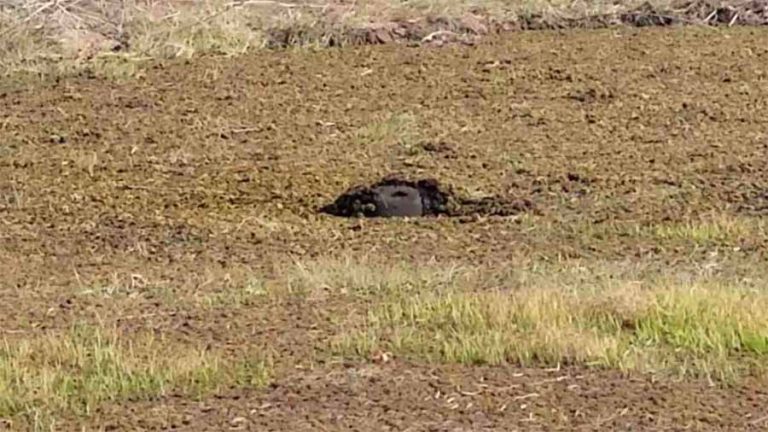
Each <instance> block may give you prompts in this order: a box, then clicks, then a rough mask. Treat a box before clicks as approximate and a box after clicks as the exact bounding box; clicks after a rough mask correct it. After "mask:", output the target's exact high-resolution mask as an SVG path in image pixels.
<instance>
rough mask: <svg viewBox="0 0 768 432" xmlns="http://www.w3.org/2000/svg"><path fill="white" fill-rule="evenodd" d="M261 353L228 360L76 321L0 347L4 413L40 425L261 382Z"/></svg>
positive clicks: (0, 411) (264, 375) (264, 373)
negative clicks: (128, 403) (110, 407)
mask: <svg viewBox="0 0 768 432" xmlns="http://www.w3.org/2000/svg"><path fill="white" fill-rule="evenodd" d="M268 377H269V367H268V365H267V362H266V361H264V360H263V358H261V357H259V356H255V357H254V358H246V359H237V360H234V361H233V360H230V359H226V358H223V357H222V356H220V355H217V353H215V352H210V351H206V350H204V349H198V348H194V347H189V346H185V345H182V344H179V343H171V342H169V341H165V340H163V339H162V337H159V336H154V335H152V334H139V335H132V336H130V337H129V336H126V335H123V334H121V333H119V332H118V331H116V330H108V329H103V328H99V327H92V326H82V325H79V326H76V327H73V328H72V329H71V330H69V331H66V332H64V333H50V334H42V335H36V336H33V337H28V338H25V339H23V340H13V341H9V340H5V341H3V343H2V345H0V417H8V418H22V419H26V420H27V421H29V422H30V423H34V424H39V423H40V421H41V420H40V419H53V418H55V417H56V415H57V414H60V413H70V414H75V415H88V414H89V413H91V412H92V410H93V409H94V408H95V407H97V406H98V405H99V404H100V403H103V402H115V401H124V400H151V399H155V398H158V397H162V396H164V395H166V394H169V393H171V392H173V393H174V394H183V395H186V396H189V397H194V398H197V397H201V396H203V395H206V394H208V393H211V392H215V391H217V390H219V389H221V388H223V387H226V386H261V385H263V384H265V383H266V381H267V380H268Z"/></svg>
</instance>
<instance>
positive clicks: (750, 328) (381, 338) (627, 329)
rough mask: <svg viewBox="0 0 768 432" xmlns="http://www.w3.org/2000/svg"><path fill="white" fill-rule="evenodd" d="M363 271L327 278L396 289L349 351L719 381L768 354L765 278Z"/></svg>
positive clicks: (559, 270) (342, 346)
mask: <svg viewBox="0 0 768 432" xmlns="http://www.w3.org/2000/svg"><path fill="white" fill-rule="evenodd" d="M348 267H349V265H348V264H345V265H344V266H343V268H348ZM677 270H680V269H677ZM355 272H356V273H358V274H360V273H363V274H368V275H378V276H377V277H376V280H375V281H374V280H373V279H371V278H370V277H369V278H368V279H365V283H363V284H360V285H359V286H357V285H355V283H354V282H353V281H350V280H349V279H348V278H346V277H343V276H342V277H339V279H338V280H336V279H334V278H333V277H329V276H325V277H324V278H323V282H322V283H323V285H324V286H326V287H331V286H337V287H345V288H344V291H346V292H350V291H356V292H371V289H370V288H369V287H371V286H375V287H382V286H385V287H388V288H387V289H386V290H380V291H379V293H380V294H379V295H378V296H377V297H376V299H375V301H373V302H372V306H371V308H370V310H369V311H368V313H367V316H366V317H365V319H364V324H362V325H358V326H357V327H356V328H355V329H353V330H350V331H348V332H346V333H345V334H343V335H341V336H340V337H338V338H336V339H335V340H334V341H333V343H332V344H333V348H334V350H335V351H336V352H337V353H339V354H340V355H343V356H350V355H352V356H362V357H370V356H372V355H373V354H374V353H380V352H391V353H393V354H394V355H395V356H405V357H412V358H418V359H423V360H427V361H433V362H449V363H452V362H456V363H463V364H502V363H512V364H522V365H527V366H557V365H562V364H577V365H586V366H595V367H605V368H615V369H620V370H639V371H643V372H655V373H663V374H666V373H672V374H678V375H682V376H705V377H708V378H711V379H716V380H728V379H732V378H736V377H738V376H741V375H743V374H753V373H764V368H763V367H761V366H760V365H761V364H764V362H765V360H766V357H767V356H768V283H766V282H767V281H766V279H764V278H763V277H754V278H751V279H743V278H730V277H712V276H706V275H704V274H700V275H698V276H697V277H693V278H691V277H690V275H686V274H684V273H682V272H681V273H680V274H676V273H675V272H673V271H656V270H650V269H645V270H643V269H640V268H633V267H632V266H631V265H620V266H617V265H609V264H607V263H602V264H600V263H592V264H587V265H576V264H554V265H547V266H540V265H538V266H537V265H529V266H527V267H524V268H518V269H515V270H509V271H493V270H490V269H486V270H481V269H475V270H468V269H465V270H458V271H456V270H454V271H451V272H446V273H445V274H441V273H440V272H439V271H436V270H434V269H433V270H426V269H419V270H415V271H414V270H412V271H410V272H409V271H408V270H404V269H403V268H394V269H392V270H391V273H388V272H387V271H381V270H378V271H371V272H370V273H369V272H368V271H364V270H361V269H356V270H355ZM323 274H325V275H331V274H334V272H333V271H331V270H328V269H326V270H324V272H323ZM339 274H341V273H339ZM389 274H392V275H393V276H392V279H390V276H389ZM407 274H410V275H411V276H410V277H408V276H406V275H407ZM430 275H431V276H430ZM431 278H434V279H431ZM334 281H336V282H334ZM437 281H440V282H437ZM356 286H357V288H355V287H356ZM326 289H329V288H326Z"/></svg>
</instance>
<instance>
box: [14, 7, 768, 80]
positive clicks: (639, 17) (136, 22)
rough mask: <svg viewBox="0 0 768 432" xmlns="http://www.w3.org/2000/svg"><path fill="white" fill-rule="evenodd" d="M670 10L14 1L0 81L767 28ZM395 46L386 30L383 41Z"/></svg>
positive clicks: (753, 14)
mask: <svg viewBox="0 0 768 432" xmlns="http://www.w3.org/2000/svg"><path fill="white" fill-rule="evenodd" d="M672 3H674V2H673V1H672V0H659V1H656V2H653V7H652V8H651V9H648V10H645V9H638V7H639V6H640V5H643V4H644V2H642V1H640V0H626V1H623V2H620V3H615V2H605V1H600V0H598V1H578V2H572V1H562V0H528V1H510V0H491V1H484V2H480V1H476V0H417V1H409V2H402V1H398V0H361V1H357V2H353V3H343V2H339V1H335V0H318V1H316V2H310V1H309V0H305V1H300V0H286V1H276V0H275V1H273V0H244V1H228V0H192V1H181V0H57V1H46V0H12V1H7V2H3V3H2V5H0V54H1V55H0V59H1V60H0V72H1V73H2V74H3V75H6V76H7V75H9V74H14V73H17V72H29V73H32V74H44V75H48V74H54V75H60V74H67V73H72V72H75V71H78V72H81V71H86V72H89V73H93V74H97V75H100V76H107V77H114V78H121V77H129V76H133V75H135V74H136V73H137V72H138V71H139V70H140V66H141V63H142V62H144V61H145V60H150V59H169V58H189V57H193V56H196V55H200V54H215V55H225V56H232V55H239V54H242V53H245V52H248V51H252V50H256V49H261V48H264V47H272V46H326V45H331V44H333V45H338V44H344V43H361V42H362V43H367V42H370V38H371V35H373V37H374V39H376V38H377V37H379V36H382V35H383V33H381V30H382V29H384V30H385V31H384V33H387V31H389V30H392V28H394V27H397V26H398V25H401V24H402V23H406V24H405V28H406V31H405V34H400V35H399V36H396V37H394V39H406V40H415V41H422V42H436V41H437V42H440V41H442V40H443V39H445V38H447V40H455V39H457V38H458V39H459V40H464V41H467V40H468V39H467V38H466V36H471V37H474V36H479V35H482V34H485V33H492V32H494V31H503V30H505V29H515V28H554V27H578V26H589V27H594V26H605V25H612V24H618V23H628V24H631V25H658V24H662V23H664V22H665V20H670V19H673V18H674V20H675V21H676V22H689V21H697V22H704V23H716V22H717V23H719V22H723V23H728V24H732V23H738V24H750V23H753V22H758V21H760V20H763V19H764V17H763V16H762V15H761V14H760V12H759V11H760V9H759V7H758V6H759V5H758V6H755V8H754V9H755V10H754V11H753V10H741V9H743V8H744V7H747V6H745V4H742V3H734V6H733V7H731V9H732V11H731V9H728V8H727V7H726V8H720V9H718V7H721V6H723V5H725V3H719V2H714V3H711V4H710V3H706V2H698V3H697V2H687V3H686V2H685V1H683V2H682V3H681V4H680V5H678V6H675V5H673V4H672ZM678 3H680V2H679V1H678ZM749 7H751V6H749ZM739 8H741V9H739ZM737 10H738V12H739V13H735V12H736V11H737ZM638 11H639V12H638ZM713 12H717V13H713ZM402 28H403V27H401V29H402ZM371 31H372V32H373V33H371ZM392 37H393V36H392V34H391V31H390V32H389V36H383V38H384V39H385V40H382V41H383V42H388V41H389V39H391V38H392Z"/></svg>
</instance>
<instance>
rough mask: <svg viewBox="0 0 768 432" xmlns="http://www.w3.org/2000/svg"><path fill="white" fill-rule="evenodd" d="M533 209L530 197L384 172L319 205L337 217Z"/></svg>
mask: <svg viewBox="0 0 768 432" xmlns="http://www.w3.org/2000/svg"><path fill="white" fill-rule="evenodd" d="M532 209H533V203H532V202H531V201H530V200H518V199H509V198H505V197H496V196H493V197H484V198H480V199H472V198H467V197H462V196H459V195H458V194H457V193H456V192H455V191H454V190H453V188H452V187H450V186H447V185H443V184H441V183H440V182H439V181H437V180H436V179H433V178H426V179H419V180H410V179H405V178H401V177H397V176H388V177H385V178H383V179H381V180H380V181H378V182H376V183H373V184H371V185H358V186H353V187H351V188H350V189H348V190H347V191H345V192H344V193H342V194H341V195H340V196H339V197H338V198H336V200H335V201H334V202H332V203H330V204H327V205H325V206H323V207H321V208H320V209H319V211H320V212H321V213H326V214H330V215H333V216H340V217H422V216H438V215H445V216H449V217H456V216H472V215H486V216H511V215H514V214H518V213H521V212H525V211H528V210H532Z"/></svg>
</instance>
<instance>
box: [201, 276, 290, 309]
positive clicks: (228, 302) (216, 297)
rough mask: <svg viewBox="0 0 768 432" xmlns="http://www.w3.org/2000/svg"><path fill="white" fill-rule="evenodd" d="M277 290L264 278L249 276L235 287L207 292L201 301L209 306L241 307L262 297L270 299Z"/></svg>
mask: <svg viewBox="0 0 768 432" xmlns="http://www.w3.org/2000/svg"><path fill="white" fill-rule="evenodd" d="M275 294H276V292H275V291H274V290H272V289H270V287H268V284H267V281H266V280H264V279H262V278H255V277H254V278H249V279H248V280H247V281H246V282H245V283H244V284H242V285H238V286H237V287H235V288H225V289H224V290H222V291H217V292H214V293H210V294H207V295H205V296H203V297H202V299H201V302H202V303H203V304H204V305H206V306H208V307H241V306H249V305H252V304H254V303H255V302H256V301H258V300H260V299H269V298H273V297H274V296H275Z"/></svg>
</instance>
